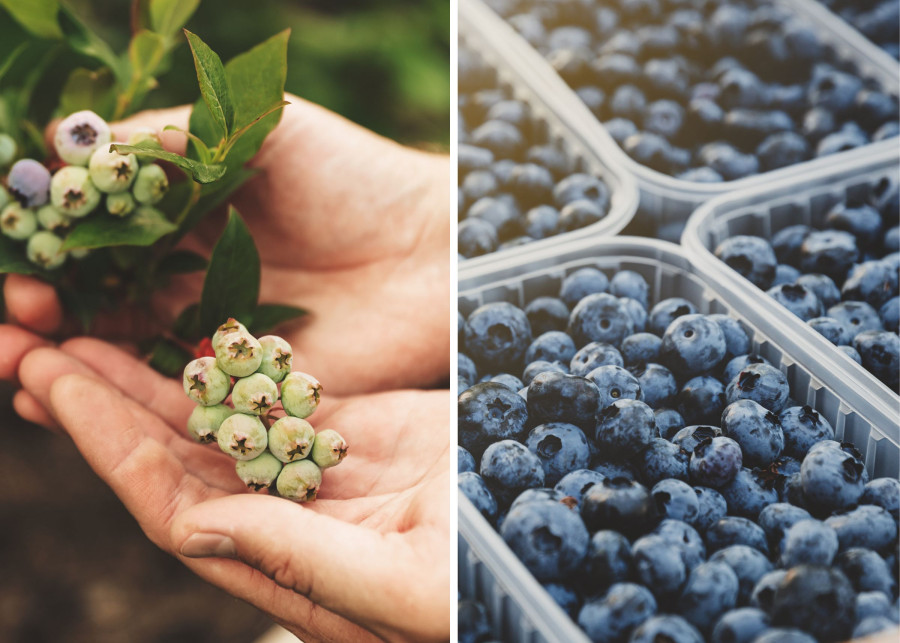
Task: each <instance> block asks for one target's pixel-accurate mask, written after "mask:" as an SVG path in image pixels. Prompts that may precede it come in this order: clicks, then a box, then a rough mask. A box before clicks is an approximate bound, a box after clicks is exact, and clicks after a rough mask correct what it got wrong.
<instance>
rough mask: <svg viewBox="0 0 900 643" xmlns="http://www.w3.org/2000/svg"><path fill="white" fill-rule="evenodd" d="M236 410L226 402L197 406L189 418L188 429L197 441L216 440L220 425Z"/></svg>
mask: <svg viewBox="0 0 900 643" xmlns="http://www.w3.org/2000/svg"><path fill="white" fill-rule="evenodd" d="M234 413H235V411H234V409H233V408H231V407H230V406H225V405H224V404H214V405H212V406H195V407H194V410H193V411H191V417H189V418H188V422H187V430H188V433H189V434H190V436H191V437H192V438H194V439H195V440H196V441H197V442H201V443H208V442H215V441H216V435H217V434H218V433H219V427H220V426H222V422H224V421H225V420H226V419H227V418H229V417H231V416H232V415H234Z"/></svg>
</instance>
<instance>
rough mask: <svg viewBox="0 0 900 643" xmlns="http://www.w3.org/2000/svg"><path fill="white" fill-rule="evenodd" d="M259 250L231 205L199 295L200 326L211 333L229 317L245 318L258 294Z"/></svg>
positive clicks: (205, 331)
mask: <svg viewBox="0 0 900 643" xmlns="http://www.w3.org/2000/svg"><path fill="white" fill-rule="evenodd" d="M259 278H260V268H259V252H257V250H256V245H255V244H254V243H253V237H251V236H250V231H249V230H247V226H246V225H244V222H243V221H242V220H241V216H240V215H239V214H238V212H237V210H235V209H234V208H231V210H230V211H229V213H228V224H227V225H226V226H225V230H224V231H223V232H222V236H221V237H219V241H218V242H217V243H216V246H215V248H213V251H212V256H211V257H210V259H209V269H208V270H207V271H206V279H205V280H204V282H203V293H202V295H201V296H200V327H201V329H202V330H203V332H204V334H208V335H212V334H213V332H214V331H215V329H216V327H217V326H218V325H219V324H221V323H222V322H223V321H225V320H226V319H228V318H229V317H236V318H237V319H245V318H248V317H250V315H252V313H253V309H254V308H256V300H257V298H258V297H259Z"/></svg>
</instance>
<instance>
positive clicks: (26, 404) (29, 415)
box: [12, 390, 59, 432]
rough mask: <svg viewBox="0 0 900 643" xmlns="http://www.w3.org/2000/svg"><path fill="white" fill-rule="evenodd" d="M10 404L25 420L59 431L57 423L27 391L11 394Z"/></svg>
mask: <svg viewBox="0 0 900 643" xmlns="http://www.w3.org/2000/svg"><path fill="white" fill-rule="evenodd" d="M12 405H13V410H14V411H15V412H16V414H17V415H18V416H19V417H20V418H22V419H23V420H25V421H26V422H31V423H32V424H37V425H38V426H42V427H44V428H45V429H48V430H50V431H54V432H58V431H59V425H58V424H57V423H56V420H54V419H53V417H52V416H51V415H50V414H49V413H48V412H47V409H45V408H44V407H43V406H41V403H40V402H38V401H37V399H36V398H35V397H34V396H33V395H32V394H31V393H29V392H28V391H25V390H20V391H16V393H15V395H13V399H12Z"/></svg>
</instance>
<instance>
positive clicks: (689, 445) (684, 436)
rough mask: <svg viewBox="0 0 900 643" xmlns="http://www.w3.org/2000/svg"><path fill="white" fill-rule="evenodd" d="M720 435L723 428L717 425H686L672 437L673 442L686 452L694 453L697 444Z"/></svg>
mask: <svg viewBox="0 0 900 643" xmlns="http://www.w3.org/2000/svg"><path fill="white" fill-rule="evenodd" d="M720 435H722V430H721V429H720V428H719V427H716V426H704V425H693V426H686V427H684V428H683V429H681V430H680V431H679V432H678V433H676V434H675V435H674V436H673V437H672V442H674V443H675V444H677V445H678V446H679V447H680V448H681V449H684V451H685V452H687V453H693V452H694V449H696V448H697V445H698V444H700V443H701V442H702V441H703V440H706V439H712V438H714V437H717V436H720Z"/></svg>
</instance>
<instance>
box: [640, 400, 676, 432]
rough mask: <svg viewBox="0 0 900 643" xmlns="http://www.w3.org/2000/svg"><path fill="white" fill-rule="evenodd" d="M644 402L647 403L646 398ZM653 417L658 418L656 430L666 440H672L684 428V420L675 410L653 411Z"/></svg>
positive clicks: (661, 409) (660, 409)
mask: <svg viewBox="0 0 900 643" xmlns="http://www.w3.org/2000/svg"><path fill="white" fill-rule="evenodd" d="M644 400H645V401H646V397H645V398H644ZM653 415H654V417H655V418H656V428H657V429H658V430H659V434H660V435H661V436H662V437H663V438H665V439H666V440H671V439H672V438H673V437H674V436H675V434H676V433H678V432H679V431H680V430H681V429H683V428H684V418H683V417H681V413H679V412H678V411H676V410H675V409H669V408H666V407H662V408H658V409H656V410H655V411H653Z"/></svg>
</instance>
